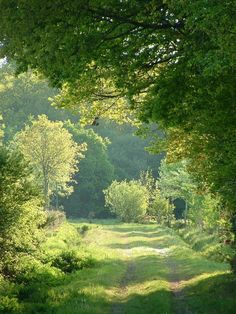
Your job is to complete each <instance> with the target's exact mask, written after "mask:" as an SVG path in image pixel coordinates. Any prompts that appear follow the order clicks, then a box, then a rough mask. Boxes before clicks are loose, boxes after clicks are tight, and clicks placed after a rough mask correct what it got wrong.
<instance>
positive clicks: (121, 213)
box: [104, 180, 148, 222]
mask: <svg viewBox="0 0 236 314" xmlns="http://www.w3.org/2000/svg"><path fill="white" fill-rule="evenodd" d="M104 194H105V201H106V206H108V207H110V209H111V212H113V213H115V214H116V215H117V216H118V217H119V218H120V219H121V220H122V221H124V222H139V221H140V220H141V219H142V217H143V216H144V215H145V213H146V211H147V207H148V191H147V189H146V188H145V187H144V186H142V185H141V184H140V183H139V182H138V181H134V180H133V181H130V182H127V181H122V182H117V181H114V182H112V184H111V185H110V186H109V188H108V189H107V190H105V191H104Z"/></svg>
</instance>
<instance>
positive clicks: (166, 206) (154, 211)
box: [148, 190, 174, 225]
mask: <svg viewBox="0 0 236 314" xmlns="http://www.w3.org/2000/svg"><path fill="white" fill-rule="evenodd" d="M173 210H174V206H173V205H171V204H170V202H169V200H168V199H166V198H164V197H162V196H161V194H160V192H159V191H158V190H156V191H155V194H154V198H153V200H152V203H151V206H150V208H149V210H148V212H149V214H151V215H153V216H154V217H156V220H157V222H158V223H160V224H162V223H167V224H168V225H170V223H171V221H172V220H174V212H173Z"/></svg>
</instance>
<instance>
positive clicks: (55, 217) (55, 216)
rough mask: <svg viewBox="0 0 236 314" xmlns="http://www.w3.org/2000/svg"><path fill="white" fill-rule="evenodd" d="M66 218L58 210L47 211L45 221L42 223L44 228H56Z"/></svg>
mask: <svg viewBox="0 0 236 314" xmlns="http://www.w3.org/2000/svg"><path fill="white" fill-rule="evenodd" d="M65 220H66V215H65V213H64V212H63V211H60V210H50V211H47V217H46V221H45V223H44V224H43V227H44V228H58V227H59V226H60V225H61V224H62V223H63V222H64V221H65Z"/></svg>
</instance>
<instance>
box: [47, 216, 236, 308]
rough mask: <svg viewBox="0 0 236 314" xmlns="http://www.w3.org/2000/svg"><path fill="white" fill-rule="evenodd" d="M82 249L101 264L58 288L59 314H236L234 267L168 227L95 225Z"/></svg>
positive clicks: (54, 290) (55, 297)
mask: <svg viewBox="0 0 236 314" xmlns="http://www.w3.org/2000/svg"><path fill="white" fill-rule="evenodd" d="M72 224H73V225H74V226H76V227H78V226H81V225H82V224H81V223H80V222H72ZM82 245H83V246H86V248H87V249H88V250H89V251H90V252H91V253H92V254H93V256H95V258H96V260H97V263H96V265H95V267H93V268H89V269H83V270H81V271H79V272H77V273H75V274H72V275H71V277H70V280H69V281H68V282H66V283H64V284H63V285H61V286H59V287H54V288H52V290H51V291H50V294H51V295H52V300H51V301H52V302H53V303H54V305H55V304H57V307H56V308H55V307H54V308H53V313H63V314H67V313H68V314H75V313H80V314H85V313H86V314H121V313H122V314H123V313H124V314H126V313H127V314H148V313H151V314H157V313H160V314H169V313H181V314H185V313H217V314H220V313H224V314H228V313H235V308H236V294H235V292H236V289H235V286H236V282H235V277H234V276H233V275H232V274H231V273H230V271H229V266H228V265H227V264H224V263H216V262H213V261H209V260H206V259H204V258H203V257H202V256H201V255H200V254H199V253H196V252H194V251H193V250H192V249H191V248H190V247H189V246H188V245H187V244H186V243H185V242H183V241H182V240H181V239H180V237H179V236H178V235H176V233H175V232H174V231H172V230H170V229H168V228H164V227H158V226H156V225H138V224H115V223H109V222H106V223H104V224H91V228H90V230H89V231H88V232H87V233H86V234H85V236H84V237H83V244H82ZM50 313H51V312H50Z"/></svg>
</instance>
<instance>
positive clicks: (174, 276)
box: [166, 255, 193, 314]
mask: <svg viewBox="0 0 236 314" xmlns="http://www.w3.org/2000/svg"><path fill="white" fill-rule="evenodd" d="M166 264H167V267H168V268H169V283H170V289H171V292H172V295H173V311H174V313H175V314H193V312H192V311H190V310H189V308H188V306H187V304H186V301H185V295H184V293H183V291H182V290H181V285H180V283H181V278H180V275H179V273H178V264H177V262H176V261H174V260H173V259H172V258H171V257H169V256H168V255H167V256H166Z"/></svg>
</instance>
